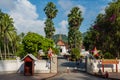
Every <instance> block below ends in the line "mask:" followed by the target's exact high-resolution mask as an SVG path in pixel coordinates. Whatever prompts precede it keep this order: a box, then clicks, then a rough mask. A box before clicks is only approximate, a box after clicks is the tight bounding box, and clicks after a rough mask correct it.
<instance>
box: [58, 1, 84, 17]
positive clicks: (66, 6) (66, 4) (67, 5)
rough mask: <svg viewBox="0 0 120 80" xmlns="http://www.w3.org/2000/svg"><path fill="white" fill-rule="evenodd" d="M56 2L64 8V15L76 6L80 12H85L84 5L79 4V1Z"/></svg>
mask: <svg viewBox="0 0 120 80" xmlns="http://www.w3.org/2000/svg"><path fill="white" fill-rule="evenodd" d="M58 4H59V5H60V6H61V7H62V8H63V9H64V10H65V12H64V14H65V15H68V14H69V13H70V10H71V9H72V8H73V7H76V6H77V7H79V8H80V10H81V11H82V14H84V13H85V7H84V6H82V5H79V3H75V2H72V1H70V0H59V1H58Z"/></svg>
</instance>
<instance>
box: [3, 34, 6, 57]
mask: <svg viewBox="0 0 120 80" xmlns="http://www.w3.org/2000/svg"><path fill="white" fill-rule="evenodd" d="M3 44H4V58H5V59H6V41H5V36H4V43H3Z"/></svg>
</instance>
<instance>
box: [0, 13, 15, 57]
mask: <svg viewBox="0 0 120 80" xmlns="http://www.w3.org/2000/svg"><path fill="white" fill-rule="evenodd" d="M0 34H1V35H0V38H1V40H0V42H1V45H0V46H1V50H0V52H1V54H2V55H4V59H6V57H7V55H8V57H9V55H10V54H9V53H10V46H11V45H10V43H12V41H13V36H14V35H16V29H15V27H14V25H13V19H12V18H11V17H10V16H9V15H8V14H5V13H3V12H1V11H0Z"/></svg>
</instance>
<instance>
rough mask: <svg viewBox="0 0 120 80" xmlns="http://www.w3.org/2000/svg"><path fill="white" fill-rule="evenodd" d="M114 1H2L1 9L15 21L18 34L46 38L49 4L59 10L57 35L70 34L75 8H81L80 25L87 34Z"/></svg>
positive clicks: (0, 3)
mask: <svg viewBox="0 0 120 80" xmlns="http://www.w3.org/2000/svg"><path fill="white" fill-rule="evenodd" d="M111 1H112V0H0V9H1V10H2V12H4V13H8V14H9V15H10V17H12V18H13V20H14V26H15V28H16V29H17V33H18V34H20V33H21V32H24V33H27V32H29V31H31V32H36V33H39V34H40V35H43V36H45V33H44V27H45V24H44V22H45V20H46V15H45V13H44V10H43V9H44V8H45V6H46V5H47V3H48V2H53V3H54V4H55V5H56V8H57V9H58V13H57V15H56V17H55V18H54V19H53V22H54V26H55V29H56V32H55V34H66V35H67V33H68V21H67V20H68V17H67V15H68V14H69V13H70V10H71V9H72V8H73V7H76V6H77V7H79V8H80V10H81V11H82V17H83V18H84V20H83V21H82V24H81V25H80V29H79V30H80V31H81V32H82V33H84V32H86V31H87V30H88V29H89V27H90V26H91V24H93V23H94V21H95V19H96V16H97V15H98V14H99V13H104V10H105V7H106V6H108V3H110V2H111Z"/></svg>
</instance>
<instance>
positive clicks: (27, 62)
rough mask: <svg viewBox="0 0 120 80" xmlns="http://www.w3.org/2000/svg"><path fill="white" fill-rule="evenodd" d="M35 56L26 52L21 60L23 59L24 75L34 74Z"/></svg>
mask: <svg viewBox="0 0 120 80" xmlns="http://www.w3.org/2000/svg"><path fill="white" fill-rule="evenodd" d="M36 60H37V58H36V57H35V56H33V55H32V54H27V55H26V56H25V57H24V58H23V59H22V61H24V75H25V76H32V75H34V66H35V61H36Z"/></svg>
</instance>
